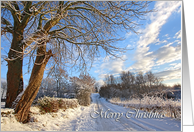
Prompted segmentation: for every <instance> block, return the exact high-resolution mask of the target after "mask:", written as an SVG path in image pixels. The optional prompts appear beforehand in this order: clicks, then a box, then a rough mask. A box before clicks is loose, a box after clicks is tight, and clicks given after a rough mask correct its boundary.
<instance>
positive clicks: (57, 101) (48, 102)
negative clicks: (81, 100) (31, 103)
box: [37, 96, 79, 114]
mask: <svg viewBox="0 0 194 132" xmlns="http://www.w3.org/2000/svg"><path fill="white" fill-rule="evenodd" d="M37 105H38V107H39V108H40V111H41V112H42V113H43V114H44V113H50V112H57V111H58V110H59V109H64V110H66V109H68V108H76V107H78V106H79V104H78V101H77V99H61V98H51V97H47V96H44V97H43V98H40V99H38V101H37Z"/></svg>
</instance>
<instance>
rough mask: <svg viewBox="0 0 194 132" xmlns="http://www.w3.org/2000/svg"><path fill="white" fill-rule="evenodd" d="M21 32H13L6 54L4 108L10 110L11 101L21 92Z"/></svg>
mask: <svg viewBox="0 0 194 132" xmlns="http://www.w3.org/2000/svg"><path fill="white" fill-rule="evenodd" d="M22 34H23V31H22V30H20V32H19V31H17V30H16V31H15V32H14V34H13V39H12V43H11V49H10V50H9V53H8V58H9V59H10V60H8V61H7V62H8V72H7V93H6V104H5V107H7V108H11V107H12V103H13V101H14V100H15V99H16V97H17V96H18V95H19V94H20V93H21V92H22V91H23V76H22V65H23V54H22V52H23V48H22V47H23V44H22V40H23V36H22Z"/></svg>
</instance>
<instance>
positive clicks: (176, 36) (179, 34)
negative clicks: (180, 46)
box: [174, 30, 181, 39]
mask: <svg viewBox="0 0 194 132" xmlns="http://www.w3.org/2000/svg"><path fill="white" fill-rule="evenodd" d="M174 38H177V39H178V38H181V30H179V31H178V32H177V33H176V34H175V36H174Z"/></svg>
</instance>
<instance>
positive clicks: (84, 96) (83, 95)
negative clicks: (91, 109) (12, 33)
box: [76, 88, 91, 106]
mask: <svg viewBox="0 0 194 132" xmlns="http://www.w3.org/2000/svg"><path fill="white" fill-rule="evenodd" d="M90 95H91V89H89V88H85V89H79V90H78V93H77V94H76V98H77V99H78V102H79V104H80V105H83V106H88V105H90V103H91V98H90Z"/></svg>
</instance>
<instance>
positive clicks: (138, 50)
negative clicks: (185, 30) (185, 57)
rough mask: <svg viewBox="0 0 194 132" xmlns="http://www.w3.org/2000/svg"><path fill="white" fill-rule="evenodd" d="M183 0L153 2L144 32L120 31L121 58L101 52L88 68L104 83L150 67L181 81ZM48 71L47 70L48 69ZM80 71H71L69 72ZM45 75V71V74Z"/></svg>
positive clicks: (169, 80) (3, 66)
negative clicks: (111, 77) (110, 77)
mask: <svg viewBox="0 0 194 132" xmlns="http://www.w3.org/2000/svg"><path fill="white" fill-rule="evenodd" d="M181 3H182V2H181V1H179V2H177V1H172V2H170V1H164V2H162V1H159V2H153V3H152V4H151V5H150V7H149V8H150V9H153V8H155V9H156V10H157V12H152V13H150V14H148V15H147V16H146V17H145V19H146V20H143V21H140V22H141V23H142V24H143V25H142V26H141V27H139V28H138V29H137V30H138V31H139V32H141V34H139V35H137V34H134V33H132V32H128V33H122V32H121V33H119V34H120V35H121V36H123V37H125V38H126V39H125V40H124V41H122V42H118V45H127V47H128V48H130V49H132V50H128V51H127V52H126V53H125V54H123V56H122V58H123V60H121V59H111V58H110V57H109V56H108V57H105V56H103V55H102V56H101V57H100V58H98V59H97V60H96V61H94V63H93V67H92V68H91V69H90V70H89V71H88V72H89V73H90V74H91V75H92V76H93V77H95V78H96V80H97V81H98V82H99V83H100V84H102V82H103V79H104V76H105V75H106V74H113V75H115V76H116V75H118V74H119V73H120V72H121V71H131V72H139V71H143V72H146V71H149V70H151V71H152V72H153V73H154V74H155V75H156V76H158V77H159V78H162V79H163V83H165V84H167V85H173V84H174V83H181ZM7 43H8V42H6V40H5V39H4V38H2V39H1V47H2V48H1V49H3V50H1V55H6V53H5V51H4V49H8V48H7V47H9V46H10V45H7ZM26 71H27V68H26V67H24V83H25V85H27V83H28V79H29V76H30V75H29V74H26ZM6 73H7V66H6V62H4V63H2V64H1V79H2V80H5V79H6ZM45 73H46V72H45ZM72 75H73V76H77V75H79V73H72V74H70V76H72ZM45 76H46V75H45Z"/></svg>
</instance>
